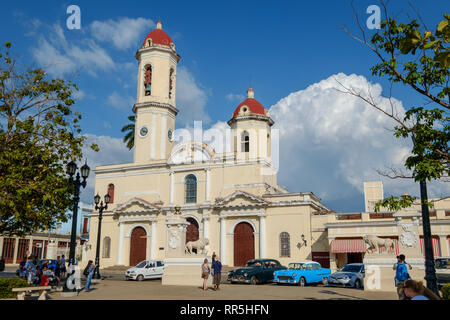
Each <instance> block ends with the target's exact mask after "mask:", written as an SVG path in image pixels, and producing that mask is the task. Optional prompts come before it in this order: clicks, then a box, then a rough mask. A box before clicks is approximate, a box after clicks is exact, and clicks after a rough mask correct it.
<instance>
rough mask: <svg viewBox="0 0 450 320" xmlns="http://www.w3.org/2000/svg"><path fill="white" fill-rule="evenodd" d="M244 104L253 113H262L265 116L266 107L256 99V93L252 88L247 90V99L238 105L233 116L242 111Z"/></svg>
mask: <svg viewBox="0 0 450 320" xmlns="http://www.w3.org/2000/svg"><path fill="white" fill-rule="evenodd" d="M243 106H247V107H248V108H249V109H250V113H252V114H261V115H263V116H264V115H265V114H266V109H264V107H263V105H262V104H261V103H259V101H258V100H256V99H255V93H254V92H253V89H252V88H249V89H248V90H247V99H246V100H244V101H243V102H242V103H241V104H240V105H238V107H237V108H236V110H234V113H233V118H234V117H236V116H237V115H238V114H239V111H241V108H242V107H243Z"/></svg>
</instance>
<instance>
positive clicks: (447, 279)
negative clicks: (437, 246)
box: [434, 258, 450, 288]
mask: <svg viewBox="0 0 450 320" xmlns="http://www.w3.org/2000/svg"><path fill="white" fill-rule="evenodd" d="M434 261H435V263H436V278H437V283H438V287H439V288H442V286H443V285H445V284H447V283H450V258H436V259H435V260H434Z"/></svg>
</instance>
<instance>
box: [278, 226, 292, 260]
mask: <svg viewBox="0 0 450 320" xmlns="http://www.w3.org/2000/svg"><path fill="white" fill-rule="evenodd" d="M290 256H291V241H290V236H289V233H287V232H282V233H280V257H288V258H289V257H290Z"/></svg>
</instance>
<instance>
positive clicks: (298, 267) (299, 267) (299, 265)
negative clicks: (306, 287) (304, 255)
mask: <svg viewBox="0 0 450 320" xmlns="http://www.w3.org/2000/svg"><path fill="white" fill-rule="evenodd" d="M288 268H289V269H290V270H306V264H304V263H289V265H288Z"/></svg>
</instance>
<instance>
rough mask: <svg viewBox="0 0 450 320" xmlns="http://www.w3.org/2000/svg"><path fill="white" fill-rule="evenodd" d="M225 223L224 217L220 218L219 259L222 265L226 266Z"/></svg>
mask: <svg viewBox="0 0 450 320" xmlns="http://www.w3.org/2000/svg"><path fill="white" fill-rule="evenodd" d="M226 226H227V221H226V220H225V218H224V217H221V218H220V259H221V260H222V264H223V265H226V264H227V230H226Z"/></svg>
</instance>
